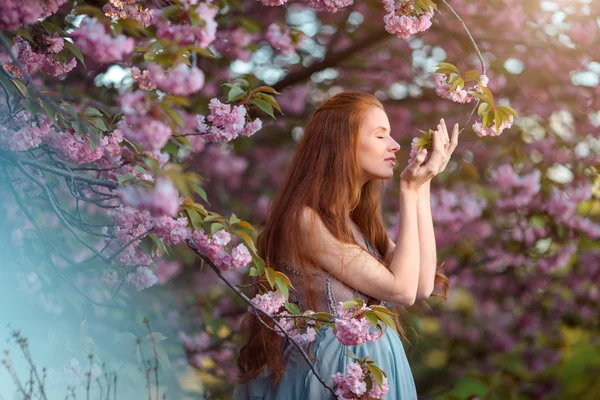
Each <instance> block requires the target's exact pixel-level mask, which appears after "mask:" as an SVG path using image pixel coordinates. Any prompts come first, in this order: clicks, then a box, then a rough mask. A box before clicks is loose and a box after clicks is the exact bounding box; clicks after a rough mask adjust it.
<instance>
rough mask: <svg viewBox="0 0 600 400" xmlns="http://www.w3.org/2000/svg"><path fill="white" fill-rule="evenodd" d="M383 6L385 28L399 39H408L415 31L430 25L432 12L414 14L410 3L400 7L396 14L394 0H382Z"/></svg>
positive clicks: (422, 29) (424, 29)
mask: <svg viewBox="0 0 600 400" xmlns="http://www.w3.org/2000/svg"><path fill="white" fill-rule="evenodd" d="M383 6H384V8H385V11H386V12H387V14H386V15H385V16H384V17H383V21H384V22H385V30H386V31H387V32H388V33H391V34H393V35H396V36H397V37H399V38H401V39H408V38H409V37H410V36H412V35H414V34H415V33H419V32H424V31H426V30H427V29H429V28H430V27H431V18H433V14H432V13H430V12H425V13H422V14H421V15H414V10H413V8H412V5H411V6H409V7H406V6H405V7H402V8H401V11H400V15H398V14H397V10H396V1H395V0H383Z"/></svg>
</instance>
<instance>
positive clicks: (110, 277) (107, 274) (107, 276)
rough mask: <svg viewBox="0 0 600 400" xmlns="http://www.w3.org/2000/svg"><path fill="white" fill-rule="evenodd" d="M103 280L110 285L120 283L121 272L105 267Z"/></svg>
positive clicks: (113, 285) (114, 285)
mask: <svg viewBox="0 0 600 400" xmlns="http://www.w3.org/2000/svg"><path fill="white" fill-rule="evenodd" d="M102 281H103V282H104V283H106V284H107V285H108V286H110V287H116V286H118V285H119V273H118V272H117V271H115V270H114V269H105V270H104V272H103V274H102Z"/></svg>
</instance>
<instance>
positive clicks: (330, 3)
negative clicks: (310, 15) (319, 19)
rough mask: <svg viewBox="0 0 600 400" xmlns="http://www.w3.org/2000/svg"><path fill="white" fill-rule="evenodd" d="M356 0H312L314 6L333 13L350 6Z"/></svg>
mask: <svg viewBox="0 0 600 400" xmlns="http://www.w3.org/2000/svg"><path fill="white" fill-rule="evenodd" d="M353 1H354V0H310V3H309V4H310V6H311V7H313V8H318V9H324V10H325V11H329V12H332V13H336V12H338V10H339V9H340V8H344V7H348V6H349V5H350V4H352V3H353Z"/></svg>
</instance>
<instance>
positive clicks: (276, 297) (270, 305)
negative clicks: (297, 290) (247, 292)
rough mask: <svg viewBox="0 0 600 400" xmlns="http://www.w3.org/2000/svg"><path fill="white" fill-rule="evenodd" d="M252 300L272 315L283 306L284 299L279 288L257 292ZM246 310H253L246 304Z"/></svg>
mask: <svg viewBox="0 0 600 400" xmlns="http://www.w3.org/2000/svg"><path fill="white" fill-rule="evenodd" d="M252 302H253V303H254V304H255V305H256V306H257V307H258V308H260V309H261V310H263V311H266V312H267V313H269V314H271V315H273V314H275V313H277V312H278V311H279V310H280V309H281V307H283V305H284V304H285V302H286V300H285V296H284V295H283V294H282V293H281V292H280V291H279V290H275V291H269V292H266V293H262V294H257V295H256V296H254V297H253V298H252ZM248 312H254V309H253V308H252V306H248Z"/></svg>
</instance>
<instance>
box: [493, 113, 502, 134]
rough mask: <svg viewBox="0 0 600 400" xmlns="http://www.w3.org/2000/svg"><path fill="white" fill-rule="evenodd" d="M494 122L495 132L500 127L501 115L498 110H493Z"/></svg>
mask: <svg viewBox="0 0 600 400" xmlns="http://www.w3.org/2000/svg"><path fill="white" fill-rule="evenodd" d="M494 120H495V121H496V132H499V131H500V125H502V115H500V111H499V110H498V109H495V110H494Z"/></svg>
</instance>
